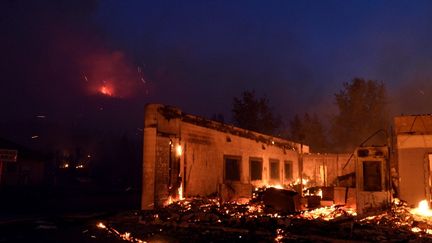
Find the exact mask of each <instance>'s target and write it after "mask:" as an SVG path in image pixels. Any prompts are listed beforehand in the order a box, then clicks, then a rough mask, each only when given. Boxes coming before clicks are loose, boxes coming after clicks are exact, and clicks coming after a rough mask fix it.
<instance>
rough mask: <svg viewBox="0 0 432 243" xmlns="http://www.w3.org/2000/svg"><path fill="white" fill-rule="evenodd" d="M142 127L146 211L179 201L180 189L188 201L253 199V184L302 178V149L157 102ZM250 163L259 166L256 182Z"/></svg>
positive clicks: (275, 182)
mask: <svg viewBox="0 0 432 243" xmlns="http://www.w3.org/2000/svg"><path fill="white" fill-rule="evenodd" d="M144 127H145V129H144V149H143V153H144V155H143V194H142V208H143V209H151V208H153V207H154V206H158V205H159V206H160V205H162V204H163V202H164V201H166V200H167V199H168V197H170V196H171V197H177V196H178V188H179V187H180V188H181V189H182V192H183V195H184V196H186V197H191V196H208V195H211V194H219V195H223V196H224V197H225V198H226V199H236V198H238V197H250V195H251V188H252V185H255V186H260V185H267V184H289V183H291V182H293V181H294V180H296V179H298V178H299V152H298V151H299V148H300V145H299V144H296V143H293V142H290V141H287V140H284V139H280V138H276V137H272V136H268V135H265V134H260V133H256V132H252V131H248V130H244V129H241V128H237V127H234V126H231V125H227V124H223V123H219V122H215V121H211V120H207V119H204V118H201V117H197V116H193V115H189V114H185V113H183V112H182V111H181V110H179V109H178V108H175V107H169V106H164V105H158V104H150V105H147V106H146V110H145V124H144ZM303 151H305V152H307V151H308V147H307V146H303ZM251 160H254V161H255V162H256V161H257V160H258V161H259V162H261V163H258V165H259V166H261V170H256V171H254V178H251V166H250V165H251V163H252V162H251ZM254 165H255V167H256V165H257V164H256V163H255V164H254ZM276 165H277V166H276ZM255 167H254V168H255ZM255 169H256V168H255ZM271 170H273V173H270V172H271ZM257 171H258V172H257ZM257 173H259V174H260V175H261V176H259V175H258V176H257Z"/></svg>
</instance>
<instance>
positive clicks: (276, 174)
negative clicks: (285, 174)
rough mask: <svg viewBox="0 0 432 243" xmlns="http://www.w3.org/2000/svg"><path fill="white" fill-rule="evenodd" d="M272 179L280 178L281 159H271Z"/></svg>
mask: <svg viewBox="0 0 432 243" xmlns="http://www.w3.org/2000/svg"><path fill="white" fill-rule="evenodd" d="M270 179H271V180H279V179H280V175H279V160H276V159H270Z"/></svg>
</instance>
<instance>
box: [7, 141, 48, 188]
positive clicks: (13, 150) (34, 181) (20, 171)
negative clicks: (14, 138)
mask: <svg viewBox="0 0 432 243" xmlns="http://www.w3.org/2000/svg"><path fill="white" fill-rule="evenodd" d="M46 162H47V157H46V156H44V155H42V154H40V153H37V152H34V151H32V150H30V149H28V148H25V147H24V146H21V145H18V144H15V143H13V142H11V141H8V140H5V139H0V186H2V187H8V186H9V187H34V186H41V185H42V184H43V183H44V179H45V177H44V176H45V164H46Z"/></svg>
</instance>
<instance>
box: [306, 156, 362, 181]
mask: <svg viewBox="0 0 432 243" xmlns="http://www.w3.org/2000/svg"><path fill="white" fill-rule="evenodd" d="M354 171H355V161H354V159H353V157H352V156H351V154H305V155H303V177H304V178H306V179H308V180H310V185H311V186H332V185H334V182H335V181H336V179H337V177H338V176H343V175H346V174H349V173H353V172H354Z"/></svg>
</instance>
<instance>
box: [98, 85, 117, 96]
mask: <svg viewBox="0 0 432 243" xmlns="http://www.w3.org/2000/svg"><path fill="white" fill-rule="evenodd" d="M99 92H100V93H101V94H103V95H106V96H113V95H114V92H113V89H112V88H111V87H108V86H107V85H102V86H101V87H100V89H99Z"/></svg>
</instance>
